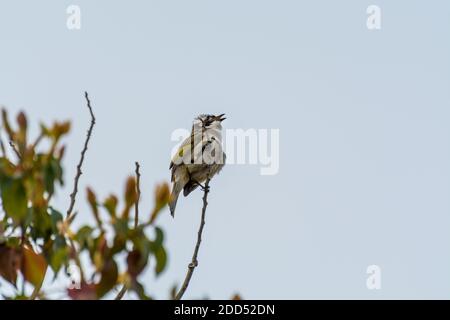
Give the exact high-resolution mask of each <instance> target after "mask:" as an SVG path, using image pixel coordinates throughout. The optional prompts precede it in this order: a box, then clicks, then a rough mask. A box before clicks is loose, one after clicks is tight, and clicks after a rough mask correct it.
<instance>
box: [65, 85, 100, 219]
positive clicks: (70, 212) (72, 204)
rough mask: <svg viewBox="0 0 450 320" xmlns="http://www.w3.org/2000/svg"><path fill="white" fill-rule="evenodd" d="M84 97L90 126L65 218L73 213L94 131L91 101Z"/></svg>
mask: <svg viewBox="0 0 450 320" xmlns="http://www.w3.org/2000/svg"><path fill="white" fill-rule="evenodd" d="M84 97H85V98H86V103H87V107H88V109H89V113H90V114H91V125H90V127H89V130H88V132H87V136H86V141H85V142H84V147H83V150H82V151H81V158H80V162H79V163H78V165H77V173H76V175H75V179H74V183H73V191H72V193H71V194H70V206H69V209H67V217H70V215H71V214H72V211H73V207H74V206H75V201H76V197H77V193H78V181H79V180H80V176H81V175H82V174H83V172H82V171H81V167H82V166H83V162H84V157H85V155H86V151H87V149H88V145H89V140H90V139H91V135H92V130H93V129H94V125H95V116H94V113H93V112H92V107H91V101H90V100H89V95H88V93H87V92H85V93H84Z"/></svg>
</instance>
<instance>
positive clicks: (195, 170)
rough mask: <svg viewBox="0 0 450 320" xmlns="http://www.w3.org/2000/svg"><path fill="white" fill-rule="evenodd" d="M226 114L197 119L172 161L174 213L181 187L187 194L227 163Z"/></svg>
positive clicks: (172, 211) (170, 168) (204, 115)
mask: <svg viewBox="0 0 450 320" xmlns="http://www.w3.org/2000/svg"><path fill="white" fill-rule="evenodd" d="M224 116H225V114H224V113H222V114H220V115H217V116H216V115H212V114H201V115H199V116H198V117H196V118H195V119H194V122H193V124H192V130H191V134H190V136H188V137H187V138H186V139H185V140H184V141H183V142H182V143H181V145H180V147H179V148H178V150H177V152H176V153H175V154H174V156H173V157H172V159H171V161H170V166H169V170H171V175H172V177H171V181H172V192H171V197H170V202H169V209H170V214H171V215H172V217H175V208H176V205H177V201H178V196H179V195H180V192H181V190H183V195H184V196H185V197H186V196H188V195H189V194H190V193H191V192H192V191H194V190H195V189H196V188H197V187H201V188H202V189H203V190H204V189H205V187H204V186H203V185H202V183H203V182H205V181H206V180H207V179H208V178H209V179H211V178H212V177H213V176H214V175H216V174H217V173H219V172H220V171H221V170H222V168H223V167H224V165H225V160H226V155H225V152H224V151H223V148H222V121H223V120H225V119H226V118H225V117H224Z"/></svg>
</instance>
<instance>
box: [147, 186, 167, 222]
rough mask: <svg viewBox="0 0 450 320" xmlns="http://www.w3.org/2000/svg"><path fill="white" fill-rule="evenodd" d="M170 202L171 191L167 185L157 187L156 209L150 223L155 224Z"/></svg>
mask: <svg viewBox="0 0 450 320" xmlns="http://www.w3.org/2000/svg"><path fill="white" fill-rule="evenodd" d="M169 201H170V189H169V185H168V184H167V183H163V184H160V185H157V186H156V190H155V207H154V209H153V211H152V214H151V216H150V223H154V222H155V221H156V218H157V217H158V214H159V213H160V212H161V210H162V209H163V208H164V207H165V206H166V205H167V204H168V203H169Z"/></svg>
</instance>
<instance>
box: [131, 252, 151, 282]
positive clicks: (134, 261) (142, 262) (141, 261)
mask: <svg viewBox="0 0 450 320" xmlns="http://www.w3.org/2000/svg"><path fill="white" fill-rule="evenodd" d="M146 265H147V259H146V258H144V257H143V256H142V254H141V253H140V252H139V250H133V251H131V252H130V253H129V254H128V256H127V271H128V274H129V275H130V276H131V277H132V278H133V280H134V279H136V278H137V276H138V275H139V274H140V273H141V272H142V271H143V270H144V269H145V266H146Z"/></svg>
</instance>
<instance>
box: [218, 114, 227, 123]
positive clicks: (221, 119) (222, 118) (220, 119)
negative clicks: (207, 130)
mask: <svg viewBox="0 0 450 320" xmlns="http://www.w3.org/2000/svg"><path fill="white" fill-rule="evenodd" d="M224 116H225V113H222V114H220V115H218V116H217V120H219V121H220V122H222V121H223V120H225V119H226V118H225V117H224Z"/></svg>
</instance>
